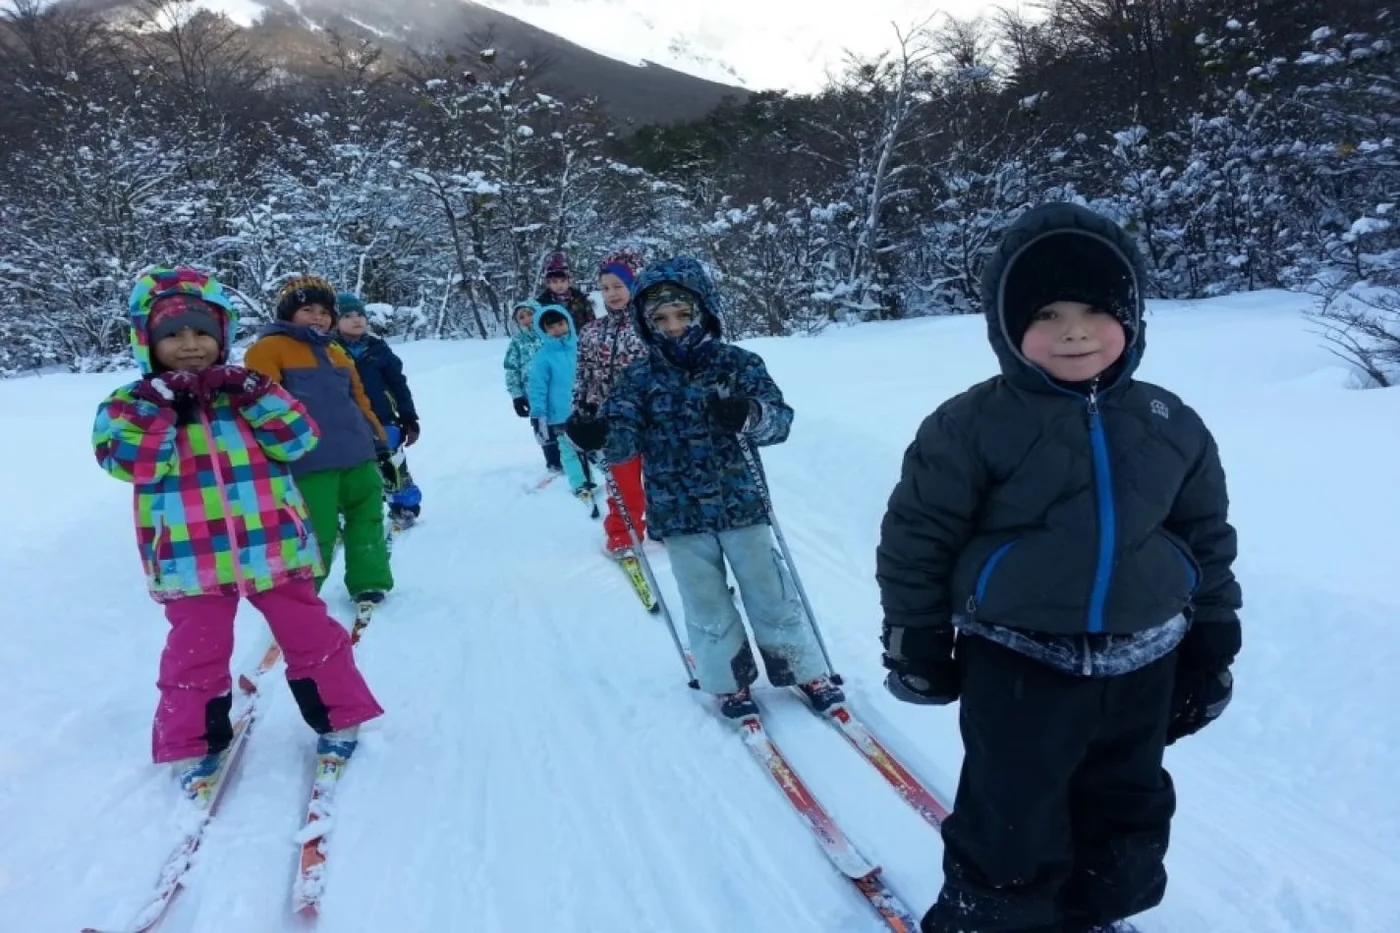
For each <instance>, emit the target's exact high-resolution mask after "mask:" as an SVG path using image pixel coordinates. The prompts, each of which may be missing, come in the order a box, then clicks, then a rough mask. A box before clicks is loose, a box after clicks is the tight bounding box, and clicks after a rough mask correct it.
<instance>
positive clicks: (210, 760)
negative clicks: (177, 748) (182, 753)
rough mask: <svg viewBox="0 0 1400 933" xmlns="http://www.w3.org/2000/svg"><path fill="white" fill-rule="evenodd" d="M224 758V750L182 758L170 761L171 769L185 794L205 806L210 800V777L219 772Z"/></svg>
mask: <svg viewBox="0 0 1400 933" xmlns="http://www.w3.org/2000/svg"><path fill="white" fill-rule="evenodd" d="M223 760H224V752H215V753H213V754H210V755H199V756H197V757H194V758H181V759H180V760H179V761H172V762H171V763H170V771H171V773H172V774H174V775H175V780H176V781H177V782H178V783H179V785H180V789H181V790H182V791H184V792H185V795H186V796H187V797H189V798H190V799H191V800H193V801H194V802H195V803H197V804H200V805H201V806H204V805H207V804H208V802H209V792H210V790H211V788H210V786H209V779H210V778H212V777H213V776H214V775H215V774H216V773H217V772H218V770H219V766H220V765H221V764H222V763H223Z"/></svg>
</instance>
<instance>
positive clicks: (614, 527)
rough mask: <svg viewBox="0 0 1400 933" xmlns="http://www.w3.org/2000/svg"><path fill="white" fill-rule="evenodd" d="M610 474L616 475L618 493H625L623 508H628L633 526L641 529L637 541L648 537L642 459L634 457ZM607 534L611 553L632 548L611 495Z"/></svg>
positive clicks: (604, 521) (614, 479) (619, 510)
mask: <svg viewBox="0 0 1400 933" xmlns="http://www.w3.org/2000/svg"><path fill="white" fill-rule="evenodd" d="M609 470H610V471H611V472H612V478H613V482H615V483H617V489H618V492H620V493H622V505H625V506H626V507H627V514H628V515H630V516H631V518H632V524H633V526H634V527H635V528H636V529H637V537H638V538H639V539H640V538H641V537H642V535H644V534H645V533H646V518H645V513H646V508H647V500H646V495H645V493H643V492H642V458H641V457H633V458H632V459H631V460H628V461H627V462H626V463H617V464H613V465H612V466H611V467H609ZM603 531H604V532H606V533H607V536H608V543H607V548H608V550H609V551H620V550H622V549H623V548H629V547H631V546H632V536H631V535H630V534H629V533H628V531H627V522H626V521H625V520H624V519H623V517H622V510H621V508H620V507H619V505H618V502H617V500H616V499H615V498H613V497H612V496H611V495H609V496H608V515H607V517H606V518H604V519H603Z"/></svg>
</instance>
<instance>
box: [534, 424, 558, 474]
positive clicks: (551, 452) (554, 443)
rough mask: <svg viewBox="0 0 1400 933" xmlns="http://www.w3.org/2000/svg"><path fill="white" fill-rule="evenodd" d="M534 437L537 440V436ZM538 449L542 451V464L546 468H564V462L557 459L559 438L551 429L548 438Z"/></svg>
mask: <svg viewBox="0 0 1400 933" xmlns="http://www.w3.org/2000/svg"><path fill="white" fill-rule="evenodd" d="M535 439H536V440H537V441H538V440H539V438H538V437H536V438H535ZM540 449H541V450H543V451H544V465H545V467H546V468H548V469H551V470H562V469H564V464H563V463H561V462H560V459H559V438H558V437H557V436H556V435H555V433H554V431H553V430H551V431H550V432H549V440H547V441H545V442H544V443H543V444H540Z"/></svg>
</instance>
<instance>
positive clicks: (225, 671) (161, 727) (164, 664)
mask: <svg viewBox="0 0 1400 933" xmlns="http://www.w3.org/2000/svg"><path fill="white" fill-rule="evenodd" d="M237 612H238V597H237V596H218V595H208V596H186V597H185V598H183V599H176V600H172V601H171V602H168V603H166V604H165V618H166V619H167V620H168V621H169V622H170V631H169V632H168V633H167V634H166V636H165V650H164V651H162V652H161V655H160V674H159V678H158V679H157V680H156V686H157V687H158V688H159V689H160V701H159V703H157V705H156V715H155V722H154V724H153V726H152V728H151V754H152V760H154V761H155V762H156V763H157V764H159V763H161V762H166V761H179V760H180V759H181V758H194V757H196V756H198V755H209V754H213V753H215V752H221V751H223V750H224V749H225V748H227V747H228V744H229V742H230V741H231V740H232V739H233V725H232V723H231V722H230V721H229V711H230V709H231V708H232V706H233V692H232V691H233V678H232V677H230V676H229V659H230V658H231V657H232V656H233V617H234V615H235V614H236V613H237Z"/></svg>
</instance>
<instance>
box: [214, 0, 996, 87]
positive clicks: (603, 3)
mask: <svg viewBox="0 0 1400 933" xmlns="http://www.w3.org/2000/svg"><path fill="white" fill-rule="evenodd" d="M199 2H200V4H201V5H202V6H205V7H207V8H209V9H214V10H220V11H222V12H224V13H226V14H228V16H229V17H230V18H231V19H233V20H234V21H236V22H239V23H241V24H243V25H250V24H251V23H252V22H253V21H254V20H256V19H257V17H258V16H259V15H261V12H262V10H263V9H264V8H269V7H271V8H278V9H285V8H286V7H292V8H300V7H302V6H306V5H307V4H305V3H301V2H300V0H199ZM315 3H316V5H324V6H329V7H332V8H345V7H346V6H347V5H348V6H353V7H356V8H358V10H359V12H358V13H349V12H347V13H346V14H345V15H347V16H348V17H349V18H350V19H352V21H357V22H359V23H360V24H361V25H363V26H365V27H366V28H368V29H370V30H371V31H374V32H377V33H379V34H381V35H385V36H390V35H396V32H395V30H393V28H392V26H391V25H390V24H392V23H395V22H397V21H401V19H402V17H397V16H396V15H395V10H396V9H402V6H403V3H402V0H350V2H349V3H348V4H347V2H346V0H331V2H326V0H315ZM376 3H383V4H385V6H384V10H383V12H384V13H385V14H386V17H385V18H381V17H379V16H375V15H373V14H372V13H371V14H369V15H366V14H365V12H364V11H365V10H367V9H369V8H372V7H374V6H375V5H376ZM452 4H466V5H467V6H483V7H486V8H488V9H492V10H496V11H498V12H500V13H504V14H506V15H508V16H512V17H515V18H516V19H519V20H521V21H522V22H525V23H529V24H530V25H532V26H536V27H538V28H540V29H543V30H545V31H546V32H550V33H553V34H554V35H556V36H560V37H562V38H564V39H567V40H569V41H570V42H574V43H577V44H579V45H581V46H583V47H584V48H587V49H590V50H592V51H595V52H598V53H599V54H602V55H606V56H608V57H610V58H614V59H617V60H618V61H623V62H628V63H630V64H634V65H640V64H642V63H643V62H653V63H655V64H658V65H664V66H665V67H667V68H673V69H675V70H677V71H680V72H683V73H685V74H689V75H694V76H695V77H699V78H705V79H707V80H710V81H717V82H719V83H721V84H729V85H738V86H741V87H744V88H747V89H749V90H764V89H770V88H784V89H788V90H792V91H798V92H812V91H816V90H820V88H821V87H822V85H823V84H824V83H825V78H826V74H827V71H828V69H836V70H839V68H840V65H841V62H842V60H843V58H844V51H845V50H846V49H850V50H852V51H855V52H858V53H860V54H862V55H873V54H876V53H879V52H881V51H884V50H886V49H889V48H891V47H892V46H893V45H894V42H895V34H894V27H893V25H892V23H897V24H899V25H900V26H901V27H903V28H905V29H907V28H908V27H909V26H911V25H913V24H915V23H918V22H922V21H923V20H924V19H926V18H927V17H928V16H929V15H930V9H929V7H928V4H927V3H923V2H920V0H866V2H863V3H862V4H860V8H859V11H856V10H854V9H853V8H852V6H851V5H850V4H849V3H847V2H845V0H807V2H800V0H765V2H763V3H754V2H752V0H706V2H704V3H661V2H656V0H475V2H473V0H437V2H436V3H432V4H429V5H430V6H434V7H438V8H439V9H445V8H447V7H450V6H451V5H452ZM439 5H440V6H439ZM984 5H985V4H983V3H982V2H981V0H955V2H953V3H951V4H944V5H943V7H942V8H943V9H944V10H945V11H947V12H950V13H954V14H959V15H963V14H968V15H970V14H974V13H976V12H977V11H978V10H979V9H980V8H981V7H983V6H984Z"/></svg>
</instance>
